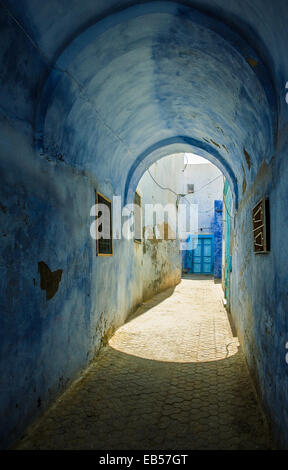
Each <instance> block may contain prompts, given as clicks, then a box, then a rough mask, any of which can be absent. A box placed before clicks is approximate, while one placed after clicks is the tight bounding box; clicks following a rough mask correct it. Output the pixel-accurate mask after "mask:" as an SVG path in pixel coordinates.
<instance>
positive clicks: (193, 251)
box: [182, 235, 214, 274]
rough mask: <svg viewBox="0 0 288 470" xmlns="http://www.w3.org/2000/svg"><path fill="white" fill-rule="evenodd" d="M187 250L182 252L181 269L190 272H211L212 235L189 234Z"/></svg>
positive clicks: (212, 261) (212, 264) (212, 256)
mask: <svg viewBox="0 0 288 470" xmlns="http://www.w3.org/2000/svg"><path fill="white" fill-rule="evenodd" d="M186 243H188V244H189V245H190V246H189V248H190V249H188V250H184V251H183V252H182V260H183V270H184V271H185V272H188V273H192V274H213V268H214V243H213V235H198V236H197V235H196V236H189V238H188V240H187V242H186Z"/></svg>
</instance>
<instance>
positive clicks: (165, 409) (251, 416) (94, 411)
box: [17, 277, 272, 450]
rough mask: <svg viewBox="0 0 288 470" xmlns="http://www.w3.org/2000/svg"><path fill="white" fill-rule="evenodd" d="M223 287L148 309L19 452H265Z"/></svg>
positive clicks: (160, 298)
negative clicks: (86, 450)
mask: <svg viewBox="0 0 288 470" xmlns="http://www.w3.org/2000/svg"><path fill="white" fill-rule="evenodd" d="M221 296H222V290H221V285H219V284H215V283H214V281H213V280H212V279H206V280H196V279H193V278H189V277H186V278H185V279H183V280H182V282H181V284H179V285H178V286H177V287H176V288H175V290H174V292H173V289H171V290H168V291H165V292H164V293H161V294H158V295H156V296H155V297H154V298H153V299H151V300H150V301H148V302H145V303H144V304H143V305H142V306H141V307H140V309H138V310H137V312H135V314H134V315H133V317H132V318H130V320H129V321H128V322H127V323H126V324H125V325H124V326H123V327H121V328H120V329H119V330H118V331H117V332H116V334H115V335H114V336H113V338H112V339H111V340H110V342H109V345H108V346H107V347H105V348H104V349H103V350H102V351H101V353H100V356H99V358H98V359H97V361H96V362H95V363H94V364H93V365H92V366H91V367H90V368H89V369H88V371H87V373H86V374H84V376H83V377H82V378H81V379H80V380H78V381H77V382H76V383H75V384H73V385H72V387H70V389H69V390H68V391H67V392H66V393H65V394H64V395H63V396H62V397H61V398H60V399H59V400H58V401H57V402H56V403H55V404H54V405H53V406H52V408H51V409H50V410H48V412H46V414H45V415H44V416H43V417H42V418H41V419H40V420H38V422H36V423H35V424H34V425H33V426H32V427H31V428H30V430H28V432H27V433H26V435H25V436H24V437H23V438H22V440H21V441H20V442H19V443H18V445H17V448H19V449H104V450H106V449H107V450H109V449H111V450H112V449H118V450H126V449H131V450H132V449H148V450H150V449H151V450H152V449H165V450H171V449H269V448H271V447H272V445H271V441H270V438H269V433H268V431H267V428H266V426H265V423H264V420H263V417H262V414H261V411H260V409H259V407H258V404H257V401H256V398H255V395H254V392H253V388H252V386H251V382H250V378H249V375H248V372H247V369H246V365H245V362H244V358H243V354H242V352H241V350H240V349H239V345H238V340H237V338H236V337H233V334H232V331H231V327H230V324H229V321H228V318H227V314H226V311H225V309H224V308H223V305H222V299H221Z"/></svg>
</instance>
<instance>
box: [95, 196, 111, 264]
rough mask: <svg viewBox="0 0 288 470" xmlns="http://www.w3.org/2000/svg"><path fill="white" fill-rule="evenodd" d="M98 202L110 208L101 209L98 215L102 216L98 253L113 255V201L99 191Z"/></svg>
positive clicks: (97, 241) (99, 254)
mask: <svg viewBox="0 0 288 470" xmlns="http://www.w3.org/2000/svg"><path fill="white" fill-rule="evenodd" d="M97 204H103V205H105V206H107V207H108V209H109V210H107V211H106V210H105V211H103V212H102V211H101V210H100V211H99V214H98V217H99V218H101V219H100V221H99V226H98V236H97V240H96V243H97V255H98V256H112V255H113V246H112V203H111V201H110V200H109V199H108V198H107V197H105V196H103V194H100V193H97Z"/></svg>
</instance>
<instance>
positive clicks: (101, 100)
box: [0, 0, 288, 447]
mask: <svg viewBox="0 0 288 470" xmlns="http://www.w3.org/2000/svg"><path fill="white" fill-rule="evenodd" d="M5 3H6V5H7V6H8V7H9V8H10V10H11V12H12V14H13V15H15V17H16V18H17V19H18V21H20V23H21V24H22V26H23V28H24V29H25V30H26V32H27V35H24V33H23V30H21V28H19V27H18V26H17V25H16V23H15V22H14V21H13V19H12V17H11V16H9V15H8V14H7V12H6V11H5V10H3V8H2V7H1V16H0V22H1V43H0V44H1V46H0V60H1V88H0V100H1V108H0V126H1V127H0V131H1V134H0V138H1V150H0V152H1V160H0V165H1V198H0V203H1V205H0V209H1V210H0V217H1V253H0V271H1V276H0V283H1V294H2V295H1V328H0V331H1V378H2V380H3V379H5V383H4V384H2V385H1V388H0V390H1V392H0V393H1V397H0V403H1V409H2V413H3V419H2V423H1V446H3V447H5V446H7V445H8V444H9V442H11V439H14V438H16V437H17V435H18V433H19V432H20V431H21V430H22V429H24V427H25V426H26V425H27V424H29V423H30V422H31V420H33V419H34V418H35V417H36V416H37V415H38V414H39V413H41V412H42V410H43V409H45V407H46V406H47V404H49V403H50V402H51V400H53V399H55V397H57V396H58V394H59V393H61V392H62V391H63V390H64V389H65V387H66V386H67V384H68V383H69V382H70V381H71V380H72V379H74V378H75V377H76V376H77V374H79V373H80V371H81V370H82V369H83V368H84V367H85V366H86V365H87V364H88V363H89V362H90V361H91V360H92V358H93V357H94V354H95V351H97V348H99V346H100V344H101V338H102V337H103V336H104V337H105V335H108V334H110V333H111V332H112V331H113V330H114V329H115V328H117V327H118V326H120V325H121V324H122V323H123V321H124V319H125V318H126V315H127V312H129V311H130V310H131V309H132V308H133V306H134V305H135V303H137V302H138V301H139V296H138V294H137V289H135V272H134V261H133V260H134V246H133V244H129V243H126V242H125V241H123V240H121V241H119V242H117V243H115V247H114V256H113V259H112V258H107V259H101V260H100V259H97V258H96V256H95V243H93V242H92V241H91V239H90V238H89V236H88V235H87V234H88V231H89V225H90V217H89V211H90V208H91V205H92V204H93V203H94V202H95V189H98V190H100V191H101V192H103V193H104V194H105V195H107V196H108V197H112V196H113V194H115V195H122V196H123V197H125V198H126V199H127V200H130V201H131V200H132V197H133V195H134V191H135V189H136V187H137V185H138V182H139V180H140V178H141V176H142V175H143V174H144V172H145V171H146V169H147V168H148V166H149V165H150V164H152V163H153V162H155V161H156V160H157V159H159V158H160V157H162V156H164V155H167V154H168V153H176V152H179V151H189V150H191V151H196V152H197V153H200V154H201V155H203V156H207V158H209V159H210V161H212V162H213V163H216V164H217V166H218V167H219V169H221V170H222V171H223V172H224V174H225V175H226V177H227V179H228V181H229V183H230V185H231V189H232V195H233V199H234V202H235V204H234V205H235V208H236V209H237V207H238V206H239V212H238V213H237V215H236V218H235V240H233V243H234V248H233V268H232V269H233V281H232V287H231V309H232V310H231V311H232V315H233V317H234V319H235V323H236V325H237V328H238V332H239V338H240V341H241V343H242V345H243V348H244V351H245V354H246V358H247V361H248V364H249V366H250V369H251V371H252V372H253V377H254V379H255V383H256V384H257V386H258V391H259V394H260V396H261V398H262V400H263V403H264V404H265V409H266V411H267V413H268V416H269V419H270V420H271V423H272V427H273V430H274V432H275V435H276V436H277V439H278V441H279V442H281V443H282V445H283V446H286V447H287V445H288V415H287V410H288V389H287V383H288V381H287V374H288V369H287V364H286V362H285V353H286V351H285V343H286V342H287V331H288V325H287V298H288V297H287V282H286V280H287V276H288V273H287V269H288V268H287V263H285V262H283V260H285V259H286V258H287V255H288V253H287V245H286V244H285V243H283V233H286V231H287V227H286V225H287V216H286V215H287V177H288V174H287V158H286V157H287V151H288V140H287V138H288V132H287V120H288V106H287V104H286V102H285V89H284V88H285V83H286V81H287V77H288V61H287V43H288V29H287V16H288V10H287V9H288V6H287V2H285V1H281V0H276V1H275V2H271V1H270V0H243V1H241V2H231V1H230V0H201V1H193V8H196V10H194V9H190V8H189V5H192V2H189V1H187V2H185V3H186V6H183V5H180V4H177V3H172V2H171V3H169V2H167V3H166V2H147V3H144V4H143V5H134V6H133V1H127V2H124V1H120V2H119V1H118V0H117V1H116V0H115V1H114V0H108V1H106V0H105V1H97V2H95V1H91V0H82V1H81V4H79V2H78V1H71V2H69V4H68V3H67V2H65V1H64V0H63V1H62V0H51V1H49V2H45V3H43V2H42V3H41V5H40V4H39V2H38V1H36V0H21V1H17V2H16V1H14V0H6V2H5ZM134 3H135V2H134ZM129 6H131V7H132V8H127V7H129ZM197 9H198V10H199V11H200V13H199V11H198V10H197ZM203 12H205V14H204V13H203ZM28 35H29V36H30V37H31V39H32V41H34V43H35V44H37V45H38V46H39V48H40V49H41V53H40V52H39V49H37V48H35V47H34V46H33V44H32V42H31V41H30V40H29V39H28ZM247 155H248V157H247ZM272 157H273V158H272ZM268 165H269V166H268ZM265 195H266V196H269V197H270V204H271V206H270V207H271V227H272V233H271V253H270V254H269V255H267V256H257V257H255V256H254V254H253V253H252V232H251V229H252V227H251V209H252V207H253V205H255V204H256V203H257V201H258V199H259V198H260V197H263V196H265ZM41 261H43V262H45V263H46V264H47V266H49V269H50V270H51V272H55V271H57V270H62V271H63V273H62V278H61V282H60V284H59V288H58V291H57V293H56V294H55V296H54V297H53V298H51V299H50V300H49V301H47V300H46V292H45V291H44V290H41V288H40V278H39V273H38V263H39V262H41ZM136 274H137V270H136Z"/></svg>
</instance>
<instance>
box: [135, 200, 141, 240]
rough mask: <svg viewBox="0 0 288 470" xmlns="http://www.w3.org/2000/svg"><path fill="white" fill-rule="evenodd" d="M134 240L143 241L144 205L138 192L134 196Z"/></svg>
mask: <svg viewBox="0 0 288 470" xmlns="http://www.w3.org/2000/svg"><path fill="white" fill-rule="evenodd" d="M134 205H135V208H134V241H135V242H137V243H141V241H142V205H141V196H140V195H139V194H138V193H137V192H136V193H135V197H134Z"/></svg>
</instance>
